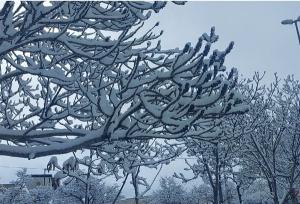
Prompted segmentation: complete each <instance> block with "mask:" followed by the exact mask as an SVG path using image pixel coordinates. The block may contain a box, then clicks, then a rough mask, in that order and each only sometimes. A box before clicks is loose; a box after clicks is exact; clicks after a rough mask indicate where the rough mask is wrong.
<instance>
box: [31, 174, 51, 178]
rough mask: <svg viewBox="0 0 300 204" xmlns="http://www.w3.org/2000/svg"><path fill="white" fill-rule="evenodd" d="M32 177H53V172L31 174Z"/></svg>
mask: <svg viewBox="0 0 300 204" xmlns="http://www.w3.org/2000/svg"><path fill="white" fill-rule="evenodd" d="M31 177H42V178H44V177H50V178H52V174H31Z"/></svg>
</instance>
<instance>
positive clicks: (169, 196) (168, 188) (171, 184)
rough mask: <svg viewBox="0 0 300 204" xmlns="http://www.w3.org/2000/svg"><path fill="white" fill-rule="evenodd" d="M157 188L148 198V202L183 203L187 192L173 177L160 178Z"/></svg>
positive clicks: (153, 203) (152, 203)
mask: <svg viewBox="0 0 300 204" xmlns="http://www.w3.org/2000/svg"><path fill="white" fill-rule="evenodd" d="M159 183H160V185H159V189H157V190H155V191H154V192H153V193H152V194H151V196H150V197H149V199H148V203H149V204H155V203H161V204H185V203H186V201H187V200H186V196H187V193H186V191H185V190H184V188H183V186H182V185H180V184H178V183H177V182H176V181H175V179H174V178H173V177H164V178H161V179H160V182H159Z"/></svg>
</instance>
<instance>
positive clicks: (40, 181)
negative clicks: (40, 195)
mask: <svg viewBox="0 0 300 204" xmlns="http://www.w3.org/2000/svg"><path fill="white" fill-rule="evenodd" d="M53 184H54V182H53V178H52V174H31V175H30V177H29V179H28V180H27V182H26V187H27V188H28V189H32V188H36V187H37V186H49V187H53Z"/></svg>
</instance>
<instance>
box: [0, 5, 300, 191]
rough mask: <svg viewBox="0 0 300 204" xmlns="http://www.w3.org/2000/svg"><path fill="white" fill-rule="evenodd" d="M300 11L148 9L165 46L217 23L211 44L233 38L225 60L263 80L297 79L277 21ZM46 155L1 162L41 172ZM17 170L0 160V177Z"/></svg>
mask: <svg viewBox="0 0 300 204" xmlns="http://www.w3.org/2000/svg"><path fill="white" fill-rule="evenodd" d="M0 7H1V2H0ZM299 15H300V2H188V3H187V4H186V5H185V6H178V5H174V4H171V3H169V4H168V5H167V7H166V8H164V9H163V10H161V11H160V13H159V14H152V17H151V19H150V20H149V22H148V25H149V24H151V25H154V24H155V22H156V21H159V22H160V28H161V29H163V30H164V34H163V36H162V38H161V40H162V46H163V47H164V48H174V47H183V46H184V44H185V43H186V42H192V43H196V42H197V39H198V38H199V37H200V36H201V34H202V33H203V32H209V31H210V28H211V26H215V27H216V33H217V34H218V35H219V37H220V38H219V42H218V43H217V44H216V46H215V47H214V49H215V48H218V49H221V50H222V49H224V48H225V47H226V46H227V45H228V43H229V42H230V41H234V42H235V46H234V49H233V50H232V52H231V53H230V54H229V55H228V57H227V60H226V62H225V64H226V65H227V67H228V68H230V67H236V68H238V70H239V72H240V74H243V75H244V76H245V77H248V76H251V75H252V74H253V73H254V71H267V78H266V79H267V80H271V79H272V74H273V73H274V72H277V73H278V75H279V76H280V77H285V76H286V75H288V74H294V75H295V78H296V79H299V78H300V69H299V68H300V67H299V65H300V46H299V44H298V40H297V35H296V31H295V28H294V26H283V25H281V23H280V22H281V20H284V19H287V18H297V17H298V16H299ZM299 26H300V25H299ZM48 160H49V158H42V159H41V158H40V159H35V160H30V161H29V160H26V159H15V158H8V157H4V156H0V165H2V166H11V167H15V166H24V167H29V168H37V169H29V173H42V172H43V171H42V168H44V167H45V166H46V164H47V162H48ZM183 165H184V162H183V161H182V160H177V161H176V162H174V163H173V164H171V165H169V166H166V167H164V168H163V171H162V172H161V175H162V176H166V175H172V174H173V172H174V171H175V170H179V171H182V169H183ZM16 170H17V168H5V167H1V166H0V183H5V182H9V181H10V180H12V179H15V172H16ZM144 176H145V177H152V176H153V172H150V171H147V172H145V173H144ZM154 187H155V186H154ZM131 188H132V187H130V186H127V187H125V189H124V193H123V194H124V195H127V196H129V192H132V190H131Z"/></svg>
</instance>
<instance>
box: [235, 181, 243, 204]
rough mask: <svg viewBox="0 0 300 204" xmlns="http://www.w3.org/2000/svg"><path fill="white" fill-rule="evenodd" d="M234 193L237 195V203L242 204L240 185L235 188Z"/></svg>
mask: <svg viewBox="0 0 300 204" xmlns="http://www.w3.org/2000/svg"><path fill="white" fill-rule="evenodd" d="M236 191H237V194H238V198H239V203H240V204H243V200H242V194H241V186H240V185H237V186H236Z"/></svg>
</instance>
